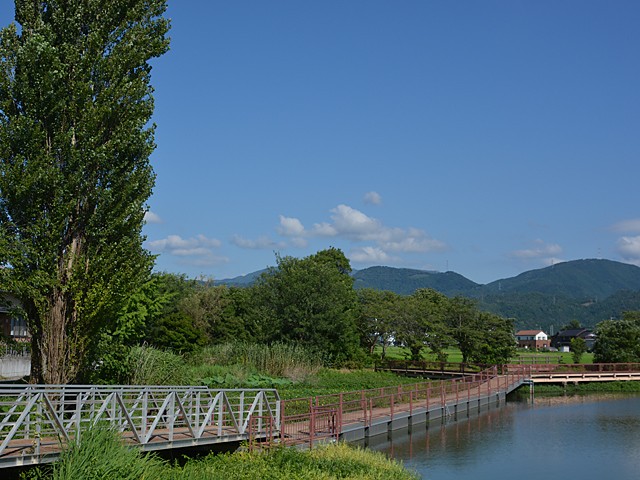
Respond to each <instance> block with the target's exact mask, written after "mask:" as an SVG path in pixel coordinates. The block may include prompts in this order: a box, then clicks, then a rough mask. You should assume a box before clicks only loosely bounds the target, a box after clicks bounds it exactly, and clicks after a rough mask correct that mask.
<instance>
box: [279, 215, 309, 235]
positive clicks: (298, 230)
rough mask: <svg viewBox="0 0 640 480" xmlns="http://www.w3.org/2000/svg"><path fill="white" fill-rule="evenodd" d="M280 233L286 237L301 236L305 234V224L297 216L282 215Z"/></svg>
mask: <svg viewBox="0 0 640 480" xmlns="http://www.w3.org/2000/svg"><path fill="white" fill-rule="evenodd" d="M277 230H278V233H279V234H280V235H283V236H285V237H301V236H303V235H304V234H305V230H304V225H302V222H301V221H300V220H298V219H297V218H293V217H285V216H283V215H280V226H279V227H278V229H277Z"/></svg>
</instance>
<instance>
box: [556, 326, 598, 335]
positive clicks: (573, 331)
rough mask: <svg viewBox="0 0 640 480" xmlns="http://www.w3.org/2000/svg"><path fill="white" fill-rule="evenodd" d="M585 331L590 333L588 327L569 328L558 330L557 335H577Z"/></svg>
mask: <svg viewBox="0 0 640 480" xmlns="http://www.w3.org/2000/svg"><path fill="white" fill-rule="evenodd" d="M586 333H591V330H589V329H588V328H572V329H571V330H563V331H561V332H558V336H559V337H577V336H579V335H583V334H586Z"/></svg>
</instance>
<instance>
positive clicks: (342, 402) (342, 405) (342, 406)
mask: <svg viewBox="0 0 640 480" xmlns="http://www.w3.org/2000/svg"><path fill="white" fill-rule="evenodd" d="M343 409H344V396H343V393H342V392H340V409H339V410H338V427H337V430H338V435H337V438H336V439H338V438H340V434H341V433H342V412H343Z"/></svg>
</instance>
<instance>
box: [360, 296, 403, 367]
mask: <svg viewBox="0 0 640 480" xmlns="http://www.w3.org/2000/svg"><path fill="white" fill-rule="evenodd" d="M356 293H357V295H358V303H359V305H360V311H359V316H358V321H357V325H358V332H359V334H360V345H362V347H363V348H365V349H367V350H368V351H369V354H373V350H374V348H375V347H376V345H378V344H380V345H381V346H382V359H384V357H385V354H386V347H387V346H388V345H389V342H390V339H391V337H392V335H393V327H392V325H393V321H394V316H395V314H394V312H395V309H396V308H395V306H396V304H397V303H398V302H399V298H400V297H399V295H398V294H396V293H394V292H390V291H385V290H374V289H372V288H362V289H360V290H357V291H356Z"/></svg>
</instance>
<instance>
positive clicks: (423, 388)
mask: <svg viewBox="0 0 640 480" xmlns="http://www.w3.org/2000/svg"><path fill="white" fill-rule="evenodd" d="M409 363H410V365H407V366H405V367H403V368H406V369H409V370H411V369H414V370H417V369H419V368H420V367H422V366H423V365H421V364H420V362H418V365H416V364H415V363H416V362H409ZM399 365H400V364H399V363H395V365H394V366H399ZM439 365H440V364H439ZM457 368H458V371H460V372H463V371H465V369H466V371H467V372H468V371H469V370H468V368H469V366H466V367H464V366H463V367H460V366H459V365H458V367H457ZM561 372H563V373H564V372H575V373H581V372H585V373H589V372H606V373H609V372H640V363H628V364H613V363H609V364H605V363H601V364H580V365H577V364H537V365H531V364H526V365H524V364H509V365H498V366H492V367H489V368H485V369H484V370H482V371H479V372H478V373H473V374H470V373H461V375H460V377H458V378H453V379H451V380H439V381H426V382H420V383H415V384H411V385H399V386H397V387H384V388H376V389H370V390H359V391H354V392H344V393H338V394H332V395H321V396H316V397H312V398H298V399H293V400H282V401H281V414H282V417H281V419H282V421H281V437H280V440H281V443H284V444H285V445H292V444H301V443H307V444H309V447H310V448H311V447H313V445H314V443H316V442H318V441H319V440H323V439H324V440H326V439H329V438H335V439H337V438H338V437H339V435H340V433H341V432H343V431H344V429H345V427H348V426H350V425H352V426H361V427H368V426H371V425H372V423H373V422H374V420H376V419H380V418H385V417H386V418H388V419H390V420H393V419H394V417H396V416H397V415H400V414H406V413H408V414H409V415H413V413H414V411H415V409H416V408H424V409H426V410H427V411H429V410H432V409H434V408H446V407H447V406H451V405H454V404H455V405H459V404H461V403H463V402H464V401H467V402H470V401H472V400H476V399H478V398H482V397H487V396H491V395H492V394H497V393H501V392H509V391H511V390H513V389H514V388H515V387H516V386H517V385H520V384H521V383H522V381H523V380H525V379H530V378H531V377H532V376H533V375H535V374H542V373H561Z"/></svg>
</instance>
